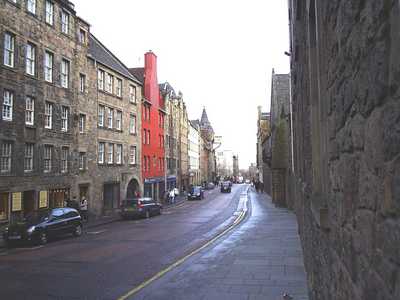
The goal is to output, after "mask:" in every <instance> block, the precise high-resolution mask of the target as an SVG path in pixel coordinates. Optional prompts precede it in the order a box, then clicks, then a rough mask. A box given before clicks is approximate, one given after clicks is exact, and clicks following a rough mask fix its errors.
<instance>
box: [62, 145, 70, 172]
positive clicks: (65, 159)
mask: <svg viewBox="0 0 400 300" xmlns="http://www.w3.org/2000/svg"><path fill="white" fill-rule="evenodd" d="M68 152H69V149H68V148H66V147H63V148H62V149H61V173H66V172H68Z"/></svg>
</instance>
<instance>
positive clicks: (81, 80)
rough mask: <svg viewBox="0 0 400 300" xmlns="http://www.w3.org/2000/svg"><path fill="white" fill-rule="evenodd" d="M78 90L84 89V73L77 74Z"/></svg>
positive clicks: (82, 91) (83, 90)
mask: <svg viewBox="0 0 400 300" xmlns="http://www.w3.org/2000/svg"><path fill="white" fill-rule="evenodd" d="M79 91H80V92H81V93H84V92H85V91H86V75H85V74H79Z"/></svg>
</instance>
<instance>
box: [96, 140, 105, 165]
mask: <svg viewBox="0 0 400 300" xmlns="http://www.w3.org/2000/svg"><path fill="white" fill-rule="evenodd" d="M104 148H105V144H104V143H99V160H98V162H99V164H104Z"/></svg>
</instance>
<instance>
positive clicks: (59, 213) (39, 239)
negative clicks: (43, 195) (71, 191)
mask: <svg viewBox="0 0 400 300" xmlns="http://www.w3.org/2000/svg"><path fill="white" fill-rule="evenodd" d="M67 233H72V234H73V235H74V236H80V235H81V234H82V219H81V216H80V215H79V213H78V211H77V210H76V209H73V208H68V207H65V208H54V209H50V210H43V211H38V212H34V213H31V214H29V215H27V216H26V218H24V219H23V220H22V221H21V222H16V223H12V224H10V226H8V227H7V228H6V230H5V232H4V233H3V238H4V240H5V241H6V243H8V244H13V243H16V242H29V243H39V244H46V243H47V241H48V239H49V238H51V237H55V236H59V235H64V234H67Z"/></svg>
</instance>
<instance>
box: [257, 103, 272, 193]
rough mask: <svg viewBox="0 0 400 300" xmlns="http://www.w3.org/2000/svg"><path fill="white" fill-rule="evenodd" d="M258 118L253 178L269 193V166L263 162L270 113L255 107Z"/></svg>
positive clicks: (268, 135)
mask: <svg viewBox="0 0 400 300" xmlns="http://www.w3.org/2000/svg"><path fill="white" fill-rule="evenodd" d="M257 110H258V111H257V113H258V118H257V157H256V164H257V172H258V175H257V178H254V179H255V180H257V179H258V180H259V181H260V183H261V184H262V186H263V188H264V191H266V192H267V193H268V194H270V193H271V166H270V165H268V164H267V163H266V162H265V158H264V156H263V154H264V147H263V145H264V146H265V141H266V140H267V139H268V138H269V137H270V135H271V126H270V113H268V112H262V109H261V106H258V108H257Z"/></svg>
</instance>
